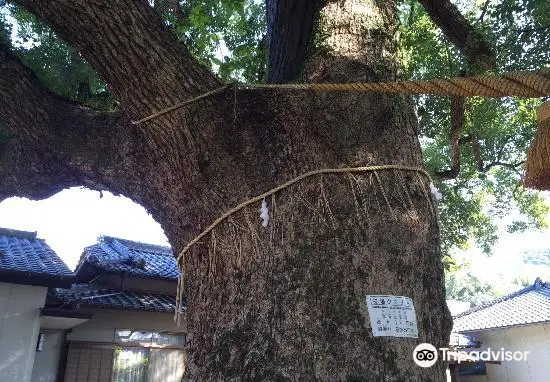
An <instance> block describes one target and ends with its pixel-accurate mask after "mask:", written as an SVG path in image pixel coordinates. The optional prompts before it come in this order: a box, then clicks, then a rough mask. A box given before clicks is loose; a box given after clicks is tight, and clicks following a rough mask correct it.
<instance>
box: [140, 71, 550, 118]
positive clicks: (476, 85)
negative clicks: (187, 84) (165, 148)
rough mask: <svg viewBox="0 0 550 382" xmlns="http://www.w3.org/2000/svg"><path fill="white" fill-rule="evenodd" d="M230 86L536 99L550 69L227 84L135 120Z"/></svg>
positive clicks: (546, 91)
mask: <svg viewBox="0 0 550 382" xmlns="http://www.w3.org/2000/svg"><path fill="white" fill-rule="evenodd" d="M232 85H234V86H236V88H240V89H250V90H254V89H285V90H313V91H322V92H328V91H353V92H383V93H393V94H433V95H447V96H461V97H472V96H480V97H489V98H501V97H526V98H538V97H544V96H550V68H543V69H540V70H537V71H531V72H509V73H503V74H500V75H480V76H472V77H455V78H449V79H432V80H423V81H397V82H366V83H296V84H234V83H226V84H224V85H222V86H220V87H219V88H216V89H213V90H211V91H208V92H206V93H203V94H201V95H199V96H197V97H195V98H191V99H189V100H186V101H183V102H181V103H178V104H175V105H172V106H170V107H167V108H165V109H163V110H160V111H159V112H157V113H154V114H152V115H149V116H147V117H145V118H142V119H140V120H138V121H132V123H133V124H134V125H139V124H140V123H143V122H145V121H148V120H151V119H153V118H156V117H159V116H161V115H163V114H166V113H168V112H170V111H173V110H176V109H178V108H180V107H183V106H186V105H189V104H192V103H194V102H196V101H199V100H201V99H204V98H206V97H209V96H212V95H214V94H217V93H220V92H223V91H224V90H226V89H227V88H229V87H231V86H232Z"/></svg>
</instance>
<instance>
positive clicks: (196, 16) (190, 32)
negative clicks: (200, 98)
mask: <svg viewBox="0 0 550 382" xmlns="http://www.w3.org/2000/svg"><path fill="white" fill-rule="evenodd" d="M180 6H181V10H182V13H183V15H185V16H186V17H185V18H184V19H183V20H182V19H181V18H177V17H176V16H175V15H174V14H173V13H170V12H168V13H165V15H164V16H165V17H166V18H167V20H168V21H167V22H168V24H169V25H170V26H172V27H173V28H174V30H175V31H176V33H177V34H178V36H179V37H180V38H181V39H182V41H184V42H185V44H186V46H187V47H188V48H189V49H190V50H191V53H193V54H194V55H195V57H197V58H198V59H199V61H200V62H202V63H203V64H205V65H206V66H208V67H211V68H213V69H215V70H216V71H217V73H218V74H219V75H220V76H221V77H222V78H223V79H225V80H229V79H236V80H240V81H245V82H259V81H261V80H262V79H263V78H264V74H265V66H266V45H265V29H266V21H265V9H264V6H263V2H259V1H253V0H223V1H211V0H199V1H190V2H182V3H181V4H180Z"/></svg>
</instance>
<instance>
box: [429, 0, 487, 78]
mask: <svg viewBox="0 0 550 382" xmlns="http://www.w3.org/2000/svg"><path fill="white" fill-rule="evenodd" d="M419 2H420V3H421V4H422V5H423V6H424V8H425V9H426V12H427V13H428V15H430V17H431V19H432V20H433V22H434V23H435V24H436V25H437V26H438V27H439V28H440V29H441V30H442V31H443V34H445V36H446V37H447V38H448V39H449V40H450V41H451V42H452V43H453V44H454V45H455V46H456V47H457V49H458V50H460V51H461V52H462V53H463V54H464V55H465V56H466V57H467V58H468V61H469V66H470V69H471V71H476V72H477V71H486V70H488V69H492V68H495V66H496V63H495V56H494V53H493V52H492V51H491V49H490V47H489V45H488V44H487V42H486V41H485V39H484V37H483V36H482V35H481V33H479V32H478V31H476V29H475V28H474V27H473V26H472V25H470V23H469V22H468V20H466V18H465V17H464V16H463V15H462V14H461V13H460V11H459V10H458V8H457V7H456V6H455V5H454V4H453V3H451V2H450V0H419Z"/></svg>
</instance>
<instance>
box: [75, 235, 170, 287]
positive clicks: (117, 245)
mask: <svg viewBox="0 0 550 382" xmlns="http://www.w3.org/2000/svg"><path fill="white" fill-rule="evenodd" d="M76 273H77V281H78V282H85V281H89V280H91V279H92V278H93V277H95V276H97V275H98V274H100V273H115V274H127V275H130V276H135V277H142V278H149V279H159V280H171V281H175V280H177V279H178V277H179V274H180V273H179V269H178V266H177V263H176V259H175V258H174V256H173V254H172V250H171V249H170V247H163V246H160V245H151V244H144V243H138V242H135V241H130V240H124V239H119V238H114V237H109V236H103V237H101V238H100V239H99V240H98V243H97V244H94V245H92V246H89V247H87V248H85V249H84V252H83V254H82V256H81V258H80V261H79V263H78V266H77V270H76Z"/></svg>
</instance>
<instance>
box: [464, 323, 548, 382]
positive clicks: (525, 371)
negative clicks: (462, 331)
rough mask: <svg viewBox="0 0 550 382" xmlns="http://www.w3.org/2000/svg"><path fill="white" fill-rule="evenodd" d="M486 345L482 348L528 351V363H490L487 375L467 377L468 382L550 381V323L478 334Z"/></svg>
mask: <svg viewBox="0 0 550 382" xmlns="http://www.w3.org/2000/svg"><path fill="white" fill-rule="evenodd" d="M474 335H475V337H476V338H477V339H479V340H480V341H481V342H482V346H481V349H479V350H481V351H482V350H486V349H487V348H491V350H492V351H498V350H501V348H504V349H505V350H511V351H521V352H523V351H528V352H529V354H528V355H527V361H503V362H502V363H501V364H500V365H496V364H487V375H486V376H475V377H468V378H466V377H463V378H462V379H461V381H468V382H481V381H491V382H493V381H494V382H546V381H548V380H550V372H549V371H548V366H549V365H550V324H540V325H529V326H523V327H517V328H510V329H497V330H490V331H483V332H478V333H475V334H474Z"/></svg>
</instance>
